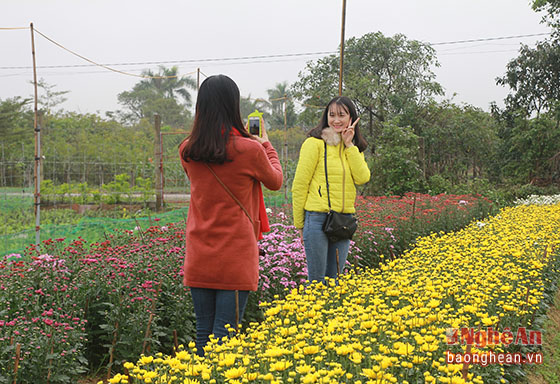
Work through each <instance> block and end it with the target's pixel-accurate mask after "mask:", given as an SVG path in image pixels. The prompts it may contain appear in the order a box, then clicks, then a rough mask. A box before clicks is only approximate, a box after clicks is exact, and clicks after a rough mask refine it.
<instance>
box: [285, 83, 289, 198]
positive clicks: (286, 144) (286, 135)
mask: <svg viewBox="0 0 560 384" xmlns="http://www.w3.org/2000/svg"><path fill="white" fill-rule="evenodd" d="M287 101H288V95H286V94H284V172H286V170H287V169H288V114H287V109H288V108H287V104H286V102H287ZM287 202H288V181H287V179H286V175H284V204H286V203H287Z"/></svg>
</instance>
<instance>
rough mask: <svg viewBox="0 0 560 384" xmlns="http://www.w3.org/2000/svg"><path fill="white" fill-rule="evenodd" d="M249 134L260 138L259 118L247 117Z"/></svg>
mask: <svg viewBox="0 0 560 384" xmlns="http://www.w3.org/2000/svg"><path fill="white" fill-rule="evenodd" d="M249 133H250V134H251V135H253V136H262V132H261V119H260V118H259V117H249Z"/></svg>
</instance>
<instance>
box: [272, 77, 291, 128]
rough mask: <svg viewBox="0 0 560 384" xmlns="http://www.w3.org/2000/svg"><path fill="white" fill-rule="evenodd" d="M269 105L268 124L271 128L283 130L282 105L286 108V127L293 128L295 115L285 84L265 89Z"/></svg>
mask: <svg viewBox="0 0 560 384" xmlns="http://www.w3.org/2000/svg"><path fill="white" fill-rule="evenodd" d="M266 92H267V93H268V101H269V103H270V118H269V123H270V126H271V128H277V129H284V103H285V106H286V125H287V126H288V127H293V126H294V125H295V124H296V120H297V114H296V112H295V110H294V102H293V101H292V94H291V92H290V89H289V86H288V83H287V82H283V83H278V84H276V86H275V87H274V88H271V89H267V90H266Z"/></svg>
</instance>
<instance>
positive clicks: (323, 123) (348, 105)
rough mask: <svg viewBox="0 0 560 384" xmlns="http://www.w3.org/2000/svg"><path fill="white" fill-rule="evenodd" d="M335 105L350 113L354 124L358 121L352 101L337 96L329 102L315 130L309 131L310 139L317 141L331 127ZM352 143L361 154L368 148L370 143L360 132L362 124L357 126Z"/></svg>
mask: <svg viewBox="0 0 560 384" xmlns="http://www.w3.org/2000/svg"><path fill="white" fill-rule="evenodd" d="M333 104H336V105H339V106H340V107H341V108H343V109H344V110H345V111H346V112H348V113H349V114H350V118H351V119H352V122H354V121H356V120H357V119H358V113H357V112H356V107H355V106H354V103H353V102H352V100H350V98H348V97H346V96H337V97H335V98H333V99H332V100H331V101H329V103H328V104H327V106H326V107H325V110H324V111H323V116H321V120H320V121H319V124H317V126H316V127H315V128H313V129H312V130H311V131H309V133H308V134H307V136H308V137H315V138H317V139H320V138H321V133H322V132H323V129H325V128H327V127H328V126H329V108H330V107H331V105H333ZM352 142H353V143H354V145H355V146H356V147H358V149H359V150H360V152H363V151H365V149H366V148H367V145H368V142H367V140H366V139H365V138H364V137H363V136H362V133H361V132H360V122H358V124H356V126H355V127H354V138H353V139H352Z"/></svg>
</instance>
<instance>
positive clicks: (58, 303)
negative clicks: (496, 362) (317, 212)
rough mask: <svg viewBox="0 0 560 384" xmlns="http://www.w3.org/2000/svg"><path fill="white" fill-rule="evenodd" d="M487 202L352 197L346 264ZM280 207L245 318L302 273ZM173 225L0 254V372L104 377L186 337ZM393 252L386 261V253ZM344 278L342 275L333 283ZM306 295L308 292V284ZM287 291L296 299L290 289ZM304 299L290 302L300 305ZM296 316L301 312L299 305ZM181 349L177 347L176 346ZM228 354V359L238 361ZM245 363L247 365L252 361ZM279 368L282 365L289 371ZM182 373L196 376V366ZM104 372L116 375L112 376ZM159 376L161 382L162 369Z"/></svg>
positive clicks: (256, 316)
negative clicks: (355, 223) (353, 224)
mask: <svg viewBox="0 0 560 384" xmlns="http://www.w3.org/2000/svg"><path fill="white" fill-rule="evenodd" d="M287 208H288V211H289V207H287ZM490 209H491V205H490V203H489V202H488V201H485V200H484V199H477V198H476V197H474V196H447V195H441V196H427V195H407V196H405V197H403V198H397V197H385V198H364V199H359V202H358V216H359V220H360V229H359V232H358V233H357V234H356V236H355V238H354V240H355V242H354V244H353V245H352V249H351V255H352V256H353V257H351V258H350V259H349V265H348V269H349V270H352V269H356V270H361V269H360V268H361V267H365V266H368V265H375V264H376V263H379V260H381V259H383V258H388V259H391V258H395V259H396V257H397V256H398V255H399V254H400V253H401V252H402V250H404V249H406V248H407V246H409V245H410V244H412V243H413V242H414V240H415V238H416V237H417V236H419V235H428V234H429V233H431V232H439V231H450V230H452V229H458V228H461V227H464V226H465V225H466V224H467V223H468V222H470V221H471V220H472V219H478V218H480V217H483V216H485V215H487V214H488V212H489V211H490ZM285 212H286V211H284V210H278V211H277V212H275V213H274V214H273V215H271V221H272V223H273V224H272V230H271V232H270V233H268V234H267V235H266V236H265V238H264V239H263V240H262V241H261V248H262V249H263V250H264V255H263V256H262V257H261V279H260V286H259V291H258V292H256V293H254V294H251V295H250V302H249V306H248V308H247V310H246V315H245V320H246V327H248V326H249V323H250V322H251V321H255V323H254V324H253V325H252V326H251V328H255V327H256V324H258V323H262V324H263V325H265V324H268V323H267V322H269V321H270V318H271V317H270V310H271V308H270V307H268V306H262V307H259V303H261V302H268V303H271V302H274V301H275V300H280V299H282V298H285V297H286V295H287V294H288V292H289V291H287V290H286V289H294V288H295V287H298V286H300V285H301V283H303V282H305V277H306V270H305V255H304V253H303V248H302V244H301V242H300V240H299V235H298V232H297V231H296V230H295V228H294V227H293V226H291V225H290V223H291V218H290V217H289V214H288V215H287V214H286V213H285ZM385 223H386V224H385ZM183 230H184V223H182V222H181V223H177V224H168V225H161V226H152V227H150V228H149V229H148V230H140V231H139V230H134V229H133V228H131V230H127V231H124V232H121V233H116V234H114V235H112V236H108V237H107V239H106V241H104V242H101V243H94V244H88V243H87V242H86V241H85V240H83V239H78V240H76V241H73V242H71V243H70V244H69V245H67V244H66V242H64V241H63V240H62V239H52V240H48V241H46V242H44V244H42V246H41V247H40V249H35V248H34V247H30V248H29V249H28V251H27V252H26V253H25V254H23V255H19V254H12V255H7V256H6V257H4V258H3V259H1V260H0V303H1V305H0V330H1V332H0V383H13V382H14V379H15V380H16V382H18V383H37V382H45V378H46V382H48V383H74V382H76V378H78V377H80V376H81V375H83V373H84V372H86V371H88V372H98V375H99V374H101V375H102V376H104V377H105V376H106V377H108V378H109V377H111V374H110V373H111V372H119V371H120V372H123V364H124V363H125V361H129V362H132V361H137V359H138V357H139V356H141V355H142V354H144V355H145V356H146V357H145V358H144V359H149V358H150V357H149V356H152V355H156V354H157V353H162V356H164V355H170V354H171V353H173V350H174V348H176V347H177V346H179V345H181V344H182V345H186V346H188V345H189V342H190V341H191V340H192V338H193V337H194V315H193V310H192V303H191V301H190V295H188V292H187V289H185V288H184V287H183V286H182V285H181V266H182V262H183V256H184V255H183V252H184V236H183ZM374 242H375V243H374ZM406 257H407V258H408V257H410V256H408V255H407V256H406ZM393 263H396V261H393V262H392V263H390V264H388V265H393ZM432 272H433V271H432ZM371 273H372V272H365V270H364V272H361V273H360V275H359V276H358V275H356V274H355V273H353V274H350V275H349V276H348V277H345V278H344V280H346V278H348V281H352V282H354V284H358V282H359V281H361V279H362V277H363V278H365V277H366V276H368V275H369V274H371ZM376 273H377V274H380V273H381V272H379V271H378V272H376ZM376 273H373V274H374V275H375V274H376ZM383 273H387V271H384V272H383ZM364 281H365V280H364ZM386 281H389V280H386ZM345 284H350V283H346V282H345V283H343V284H341V286H340V287H345ZM367 284H370V285H371V284H373V283H371V282H369V283H367ZM299 289H301V288H299ZM337 289H339V287H337ZM340 289H342V290H343V291H344V290H346V291H347V292H348V290H352V292H353V290H357V292H359V290H360V289H362V288H358V285H356V288H352V286H351V285H348V286H346V288H340ZM330 291H331V290H324V289H320V290H319V291H317V294H318V295H319V294H320V296H317V299H316V302H315V303H313V306H314V307H315V308H314V311H315V312H316V313H322V312H321V311H322V310H323V308H328V307H329V305H330V306H331V309H332V311H336V308H337V307H338V305H335V303H336V302H333V301H332V300H331V299H330V298H329V295H330V294H331V293H332V292H330ZM343 291H342V292H340V291H339V293H340V294H341V295H342V296H341V297H338V298H336V300H338V301H337V302H342V303H345V302H346V301H348V300H349V298H348V297H346V296H345V293H344V292H343ZM298 292H299V291H298ZM291 297H292V296H288V298H291ZM306 297H307V299H306V300H309V299H310V297H311V296H310V295H309V294H306ZM320 297H322V298H324V300H323V299H320V300H319V298H320ZM293 300H297V301H294V302H298V303H299V300H300V299H299V298H295V297H294V298H293ZM293 300H292V301H293ZM341 300H342V301H341ZM533 301H534V300H533ZM432 304H433V302H432ZM307 305H308V304H298V306H300V307H301V308H304V307H306V306H307ZM272 311H275V309H272ZM266 313H268V315H266V316H265V314H266ZM333 313H334V312H333ZM294 316H295V317H290V318H289V319H290V320H289V321H290V322H291V324H292V326H296V321H297V320H298V318H299V317H301V316H300V315H297V314H295V315H294ZM321 316H324V315H321ZM399 316H400V315H399ZM304 318H305V319H308V320H309V321H311V318H308V317H307V315H305V317H304ZM264 319H266V320H265V321H263V320H264ZM276 320H277V318H276ZM283 321H284V320H283ZM306 321H307V320H306ZM302 324H303V323H302ZM378 327H379V326H378ZM277 328H279V329H281V327H277ZM366 329H367V328H366ZM292 331H293V328H292ZM284 332H285V331H284ZM290 332H291V331H290ZM309 332H311V330H309ZM249 334H250V332H248V333H247V335H249ZM380 334H381V333H380ZM382 334H383V335H385V333H382ZM285 336H287V335H285ZM271 337H273V338H274V339H275V338H277V337H278V335H271ZM260 338H262V337H261V336H259V342H261V341H262V340H260ZM267 340H268V336H267ZM299 342H301V340H300V341H299ZM370 342H371V341H370ZM313 345H315V346H317V347H319V346H320V345H319V344H313ZM313 345H310V346H313ZM312 350H313V348H311V349H308V350H307V351H312ZM323 351H326V349H325V348H323V346H321V354H322V352H323ZM354 352H355V351H354ZM185 354H186V355H185ZM187 355H188V352H184V353H183V354H182V355H181V356H187ZM313 355H315V354H313ZM362 355H363V356H364V358H365V356H369V353H368V352H366V351H365V350H363V351H362ZM290 356H292V357H293V356H294V355H293V354H292V355H290ZM351 356H352V355H351ZM286 358H287V357H286ZM313 358H318V359H319V357H318V356H314V357H313ZM156 360H157V355H156ZM144 361H146V360H144ZM364 361H365V360H364ZM238 363H239V362H237V363H235V364H234V365H232V367H235V368H245V367H244V366H243V367H242V366H239V365H238ZM295 363H296V362H295V361H292V364H293V365H297V364H295ZM128 364H130V363H128ZM128 364H127V365H128ZM296 368H297V367H293V369H296ZM414 368H416V367H414ZM245 369H246V370H247V368H245ZM263 369H264V366H263ZM293 369H292V370H293ZM304 369H305V368H304ZM411 369H412V368H411ZM247 372H252V373H251V374H252V375H254V374H256V371H254V370H252V369H251V370H247ZM215 373H216V372H215ZM269 373H270V372H269ZM286 373H287V374H288V376H289V377H292V376H290V375H293V374H294V373H292V374H290V373H289V372H288V371H286ZM309 373H313V372H309ZM349 373H350V372H349ZM199 374H200V372H199ZM216 374H217V376H214V377H215V380H217V382H220V380H222V379H223V377H222V376H220V374H221V373H220V372H217V373H216ZM212 375H214V373H213V374H212ZM221 377H222V378H221ZM249 377H252V376H249ZM268 377H269V376H268ZM358 377H360V380H361V379H363V378H361V376H360V375H355V376H353V379H352V380H350V379H344V380H347V381H348V382H353V381H355V380H358ZM190 378H192V379H198V380H199V381H200V382H203V381H204V380H201V377H200V376H198V377H195V376H192V377H190ZM112 380H113V381H116V380H117V379H116V376H115V377H113V379H112ZM119 380H120V379H119ZM159 380H160V382H165V381H162V380H163V379H162V378H161V377H160V378H159ZM231 380H234V379H233V378H232V379H231ZM241 380H242V379H241ZM259 380H261V379H259ZM322 380H323V381H324V379H322ZM340 380H341V381H344V380H342V379H340Z"/></svg>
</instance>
